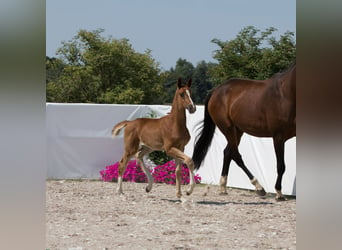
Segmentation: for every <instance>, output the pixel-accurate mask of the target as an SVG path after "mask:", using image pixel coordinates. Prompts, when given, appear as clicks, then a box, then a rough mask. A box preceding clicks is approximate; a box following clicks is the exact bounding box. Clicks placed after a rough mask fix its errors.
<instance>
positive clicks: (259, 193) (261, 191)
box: [256, 189, 266, 196]
mask: <svg viewBox="0 0 342 250" xmlns="http://www.w3.org/2000/svg"><path fill="white" fill-rule="evenodd" d="M256 193H257V195H259V196H265V195H266V192H265V189H260V190H256Z"/></svg>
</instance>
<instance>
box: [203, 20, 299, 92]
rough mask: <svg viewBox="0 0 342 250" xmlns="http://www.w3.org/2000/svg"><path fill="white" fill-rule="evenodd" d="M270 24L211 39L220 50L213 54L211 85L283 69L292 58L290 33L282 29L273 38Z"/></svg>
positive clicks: (258, 76)
mask: <svg viewBox="0 0 342 250" xmlns="http://www.w3.org/2000/svg"><path fill="white" fill-rule="evenodd" d="M275 31H276V29H275V28H273V27H270V28H268V29H266V30H265V31H263V32H260V30H259V29H256V28H255V27H253V26H247V27H245V28H244V29H242V30H241V31H240V32H239V34H238V35H237V37H236V38H235V39H232V40H230V41H221V40H219V39H213V40H212V42H213V43H215V44H217V45H218V46H219V47H220V49H219V50H217V51H216V52H215V54H214V59H216V60H217V61H218V64H217V65H216V66H215V67H213V68H212V70H211V72H210V73H211V76H212V80H213V82H214V83H215V85H217V84H220V83H221V82H222V81H223V80H226V79H229V78H233V77H234V78H235V77H237V78H250V79H260V80H262V79H266V78H269V77H271V76H272V75H273V74H274V73H277V72H279V71H281V70H284V69H285V68H287V67H288V66H289V65H290V64H291V63H292V62H293V61H295V59H296V44H295V41H294V33H293V32H285V34H283V35H281V36H280V39H279V40H277V39H276V38H275V37H274V36H272V34H273V33H274V32H275Z"/></svg>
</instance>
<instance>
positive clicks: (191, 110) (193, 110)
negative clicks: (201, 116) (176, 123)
mask: <svg viewBox="0 0 342 250" xmlns="http://www.w3.org/2000/svg"><path fill="white" fill-rule="evenodd" d="M187 109H188V110H189V113H190V114H193V113H195V112H196V106H195V104H190V105H188V107H187Z"/></svg>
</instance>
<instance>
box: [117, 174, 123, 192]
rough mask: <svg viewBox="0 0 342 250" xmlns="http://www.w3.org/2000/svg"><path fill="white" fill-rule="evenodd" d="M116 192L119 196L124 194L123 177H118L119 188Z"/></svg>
mask: <svg viewBox="0 0 342 250" xmlns="http://www.w3.org/2000/svg"><path fill="white" fill-rule="evenodd" d="M116 192H117V193H118V194H123V192H122V177H120V176H119V177H118V187H117V189H116Z"/></svg>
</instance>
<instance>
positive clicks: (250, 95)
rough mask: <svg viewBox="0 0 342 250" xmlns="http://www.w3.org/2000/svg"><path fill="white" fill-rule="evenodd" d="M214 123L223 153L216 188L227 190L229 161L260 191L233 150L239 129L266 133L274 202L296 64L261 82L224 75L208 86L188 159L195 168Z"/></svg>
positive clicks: (292, 121) (290, 127)
mask: <svg viewBox="0 0 342 250" xmlns="http://www.w3.org/2000/svg"><path fill="white" fill-rule="evenodd" d="M216 126H217V127H218V128H219V129H220V131H221V132H222V133H223V135H224V136H225V137H226V139H227V142H228V143H227V146H226V148H225V149H224V151H223V154H224V157H223V168H222V172H221V178H220V192H221V193H222V194H226V193H227V178H228V171H229V165H230V162H231V160H234V161H235V162H236V164H237V165H238V166H239V167H240V168H241V169H242V170H243V171H244V172H245V174H246V175H247V176H248V178H249V179H250V181H251V183H252V184H253V185H254V186H255V188H256V192H257V194H258V195H261V196H264V195H266V192H265V190H264V188H263V187H262V186H261V185H260V184H259V182H258V180H257V179H256V178H255V177H254V176H253V175H252V174H251V172H250V171H249V170H248V169H247V167H246V165H245V164H244V162H243V160H242V157H241V155H240V153H239V151H238V146H239V143H240V139H241V136H242V135H243V133H247V134H250V135H252V136H256V137H272V138H273V145H274V149H275V154H276V159H277V174H278V176H277V180H276V184H275V190H276V200H285V197H284V196H283V194H282V192H281V187H282V186H281V182H282V177H283V174H284V172H285V161H284V145H285V142H286V141H287V140H288V139H290V138H292V137H294V136H296V63H294V64H292V65H291V66H290V67H289V68H288V69H287V70H286V71H284V72H281V73H276V74H275V75H273V76H272V77H271V78H269V79H266V80H250V79H229V80H228V81H226V82H224V83H222V84H221V85H219V86H218V87H216V88H215V89H214V90H212V91H211V92H210V93H209V94H208V96H207V99H206V102H205V109H204V120H203V125H202V130H201V131H200V133H199V135H198V136H197V137H196V140H195V146H194V153H193V156H192V159H193V161H194V164H195V169H199V168H200V166H201V163H202V161H203V160H204V158H205V156H206V154H207V151H208V148H209V146H210V144H211V141H212V138H213V135H214V132H215V128H216Z"/></svg>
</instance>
